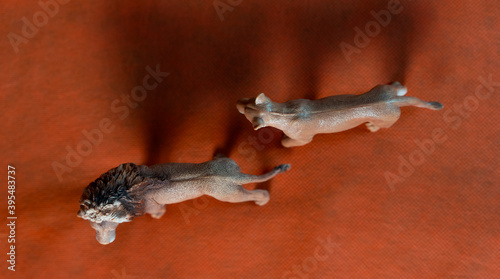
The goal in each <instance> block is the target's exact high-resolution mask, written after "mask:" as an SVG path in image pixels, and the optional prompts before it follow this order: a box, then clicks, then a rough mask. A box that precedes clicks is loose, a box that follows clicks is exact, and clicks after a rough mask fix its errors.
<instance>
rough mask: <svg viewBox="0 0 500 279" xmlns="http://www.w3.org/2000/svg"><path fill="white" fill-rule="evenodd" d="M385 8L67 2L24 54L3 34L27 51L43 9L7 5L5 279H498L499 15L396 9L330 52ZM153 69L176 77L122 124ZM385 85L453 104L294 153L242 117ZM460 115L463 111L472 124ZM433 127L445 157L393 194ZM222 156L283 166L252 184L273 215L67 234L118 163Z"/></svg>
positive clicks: (493, 10)
mask: <svg viewBox="0 0 500 279" xmlns="http://www.w3.org/2000/svg"><path fill="white" fill-rule="evenodd" d="M221 1H222V2H224V3H226V1H225V0H221ZM237 2H238V1H232V3H233V4H238V3H237ZM388 2H389V1H351V0H349V1H347V0H345V1H266V0H257V1H241V3H240V4H239V5H235V6H234V7H232V10H231V11H226V12H225V13H224V14H223V20H221V18H220V17H219V16H218V14H217V11H216V9H215V8H214V6H213V1H212V0H210V1H150V0H143V1H69V3H67V4H64V5H60V7H59V8H60V9H59V11H58V12H57V13H56V14H55V15H54V16H53V17H51V18H49V20H48V23H47V24H46V25H45V26H42V27H40V28H39V30H38V33H37V34H35V35H34V36H33V38H29V39H28V40H27V42H26V43H23V44H20V45H19V46H18V48H19V51H18V53H16V52H15V51H14V48H13V46H12V45H11V43H10V42H9V38H8V35H9V33H10V32H13V33H16V34H18V35H21V34H22V27H23V21H22V18H23V17H27V18H28V19H29V20H30V21H32V20H33V15H35V14H36V13H37V12H39V11H41V7H40V6H39V5H38V4H37V2H36V1H29V2H22V3H21V2H19V1H2V3H1V4H0V7H1V10H0V11H1V19H2V20H1V24H0V31H1V32H0V34H2V35H3V39H2V40H0V47H1V53H2V55H1V60H0V63H1V66H2V71H1V72H0V88H1V97H0V98H1V103H2V113H1V117H2V119H1V121H0V127H1V135H0V137H1V143H2V145H1V147H0V148H1V150H0V154H1V158H2V166H0V167H1V168H2V169H4V172H3V173H2V174H0V178H1V179H2V185H7V165H8V164H11V165H13V166H15V167H16V185H17V191H16V202H17V204H16V215H17V216H18V219H17V226H16V256H17V258H16V270H17V271H15V273H14V272H11V271H9V270H7V263H6V259H7V256H6V253H7V252H8V243H7V234H8V231H7V229H6V226H5V225H3V226H2V227H3V229H2V231H1V232H0V234H1V235H2V238H1V240H0V248H1V250H0V251H1V253H0V254H1V255H3V256H2V257H1V262H2V271H1V273H0V274H6V275H9V276H10V277H12V276H13V277H12V278H69V277H70V276H71V277H72V278H73V277H74V278H84V277H89V278H450V279H452V278H461V279H462V278H463V279H466V278H498V276H499V274H500V217H499V216H500V190H499V160H498V156H499V144H500V136H499V129H498V127H499V126H498V123H499V117H498V116H499V114H498V107H499V98H498V93H499V92H500V87H499V86H496V87H493V90H494V92H493V93H491V96H490V97H489V98H485V99H483V100H479V99H478V98H477V97H475V95H474V94H475V93H474V92H475V90H476V89H477V88H478V86H481V82H480V78H481V77H482V78H483V79H488V78H491V79H492V80H493V81H498V82H500V73H499V71H498V69H499V68H500V62H499V61H500V59H499V56H500V20H499V17H498V16H499V14H500V5H499V3H498V1H494V0H491V1H424V0H422V1H409V0H407V1H402V4H403V10H402V12H401V13H399V14H397V15H393V16H392V19H391V21H390V23H389V24H388V25H387V26H386V27H382V28H381V30H380V34H378V35H377V36H375V37H373V38H371V40H370V42H369V43H368V45H366V46H364V47H363V48H360V49H359V53H353V54H352V55H351V56H350V58H351V62H350V63H349V62H348V61H347V60H346V58H345V56H344V54H343V53H342V50H341V48H340V47H339V44H340V43H341V42H345V43H348V44H351V45H354V39H355V36H356V31H355V28H356V27H358V28H361V29H363V30H364V29H365V26H366V24H367V23H369V22H370V21H372V20H373V19H374V18H373V15H372V14H371V13H370V12H371V11H374V12H379V11H381V10H383V9H387V4H388ZM42 19H43V18H42ZM156 65H160V66H159V67H160V69H161V71H164V72H169V73H170V75H169V76H168V77H166V78H165V79H164V80H163V81H162V82H161V83H160V84H159V85H158V87H157V88H155V89H153V90H151V91H148V92H147V97H146V98H145V100H144V101H142V102H139V103H138V104H137V107H136V108H133V109H130V111H129V114H128V115H126V116H125V115H124V114H123V113H124V112H123V111H121V112H120V113H117V112H116V108H115V109H113V108H112V104H113V102H114V101H115V100H118V101H115V105H117V106H120V107H121V106H122V105H123V103H121V101H120V100H121V99H120V98H121V97H122V96H123V95H125V96H127V95H129V94H130V92H131V90H132V88H134V87H135V86H137V85H141V84H142V80H143V77H144V76H145V75H146V74H147V71H146V70H145V68H146V67H147V66H150V67H152V68H155V67H156ZM394 80H399V81H400V82H402V83H403V84H404V85H406V86H407V87H408V95H410V96H415V97H419V98H421V99H423V100H427V101H440V102H441V103H443V104H444V106H445V108H444V109H443V110H441V111H431V110H426V109H419V108H413V107H406V108H403V109H402V116H401V119H400V120H399V121H398V122H397V123H396V124H395V125H394V126H393V127H391V128H390V129H384V130H381V131H379V132H377V133H370V132H368V131H367V130H366V129H365V128H364V127H358V128H355V129H352V130H350V131H347V132H343V133H338V134H330V135H319V136H316V137H315V139H314V141H313V142H312V143H311V144H309V145H306V146H303V147H298V148H293V149H286V148H283V147H281V146H280V137H281V133H280V132H279V131H277V130H275V129H273V128H265V129H264V130H262V131H261V132H256V131H253V130H252V129H251V125H250V123H249V122H248V121H247V120H246V119H245V118H244V117H243V116H242V115H240V114H239V113H238V111H237V110H236V108H235V103H236V101H237V100H238V99H239V98H242V97H254V96H256V95H257V94H258V93H260V92H265V93H266V95H267V96H269V97H270V98H271V99H273V100H274V101H279V102H282V101H286V100H289V99H296V98H320V97H324V96H328V95H335V94H360V93H363V92H366V91H368V90H369V89H371V88H372V87H373V86H375V85H377V84H380V83H389V82H391V81H394ZM480 89H481V90H480V92H482V93H485V92H486V93H487V92H488V91H486V90H485V89H484V88H480ZM476 101H477V103H476ZM464 102H465V103H466V106H467V108H468V109H469V110H470V111H467V110H466V111H465V114H461V112H460V111H461V110H463V108H461V107H462V105H463V103H464ZM120 116H122V118H123V119H121V118H120ZM447 117H448V118H447ZM102 119H109V121H110V122H111V125H112V127H113V130H112V131H111V132H110V133H105V134H104V136H103V138H102V141H101V142H99V143H98V144H95V145H93V146H92V148H91V150H90V151H89V152H88V153H89V154H88V155H86V156H84V157H82V160H81V162H75V164H74V166H73V167H71V168H70V169H71V172H66V173H63V174H62V178H61V179H58V177H57V175H56V172H55V171H54V169H53V164H54V162H57V163H60V164H66V156H67V154H68V151H67V148H73V149H75V148H77V147H78V145H81V144H82V142H85V135H84V132H83V131H84V130H86V131H92V130H94V129H97V128H99V123H100V121H102ZM435 129H438V130H437V131H441V132H442V133H443V134H444V135H443V136H442V137H444V138H445V140H444V142H441V143H435V150H434V151H433V152H432V153H431V154H430V155H424V157H423V160H424V162H423V163H422V164H420V165H418V166H416V167H415V169H414V171H413V173H412V174H411V175H409V176H408V177H401V181H399V182H398V183H396V184H394V185H393V186H392V187H389V185H388V183H387V181H386V178H385V176H384V175H385V174H386V173H387V172H391V173H393V174H395V175H400V173H399V170H398V168H399V167H400V164H401V163H400V156H402V157H403V158H405V160H410V159H409V158H410V156H417V155H418V154H423V153H422V152H420V151H418V150H420V149H419V147H418V145H417V144H416V143H415V141H414V140H420V141H424V140H428V139H431V138H432V133H433V130H435ZM216 151H221V152H223V153H225V154H227V155H229V156H230V157H231V158H232V159H234V160H235V161H236V162H237V163H238V164H239V165H240V166H241V168H242V170H243V171H244V172H246V173H252V174H260V173H263V172H265V171H269V170H270V169H271V168H272V167H274V166H276V165H278V164H282V163H290V164H291V165H292V169H291V170H290V171H289V172H288V173H286V174H282V175H280V176H278V177H276V178H275V179H273V180H271V181H270V182H268V183H263V184H259V185H247V186H248V188H254V187H259V188H266V189H269V190H270V192H271V201H270V203H269V204H267V205H265V206H263V207H258V206H256V205H254V204H253V203H244V204H229V203H222V202H219V201H217V200H215V199H212V198H205V199H197V200H194V201H187V202H184V203H181V204H175V205H170V206H168V207H167V213H166V214H165V215H164V217H163V218H162V219H160V220H155V219H152V218H151V217H149V216H143V217H140V218H137V219H135V220H134V221H133V222H131V223H126V224H121V225H120V226H119V227H118V230H117V238H116V241H115V242H114V243H112V244H110V245H107V246H102V245H100V244H98V242H97V241H96V240H95V236H94V230H93V229H92V228H91V227H90V226H89V224H88V222H86V221H83V220H81V219H78V218H76V212H77V210H78V208H79V206H78V200H79V197H80V195H81V193H82V190H83V188H84V187H86V186H87V184H88V183H90V182H91V181H93V180H94V179H95V178H97V177H98V176H99V175H100V174H101V173H103V172H105V171H107V170H109V169H110V168H113V167H115V166H117V165H119V164H120V163H125V162H135V163H138V164H156V163H163V162H203V161H207V160H210V159H211V157H212V155H213V154H214V153H215V152H216ZM417 153H418V154H417ZM411 154H414V155H411ZM415 154H416V155H415ZM412 158H413V159H415V158H417V157H415V158H414V157H412ZM66 165H67V164H66ZM2 189H4V191H5V192H4V193H2V194H1V195H0V207H1V208H3V209H2V210H1V212H2V213H1V214H2V216H5V214H6V213H7V212H6V207H7V198H6V197H7V193H6V191H7V190H6V189H7V187H3V188H2ZM4 220H5V218H4ZM328 239H329V240H330V241H331V242H332V243H333V244H331V245H330V246H328V247H327V249H326V248H325V247H324V246H322V245H321V241H325V240H328ZM10 277H9V278H10Z"/></svg>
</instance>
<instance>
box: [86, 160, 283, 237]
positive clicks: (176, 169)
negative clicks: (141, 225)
mask: <svg viewBox="0 0 500 279" xmlns="http://www.w3.org/2000/svg"><path fill="white" fill-rule="evenodd" d="M289 169H290V165H288V164H285V165H279V166H277V167H275V168H274V169H273V170H272V171H271V172H268V173H266V174H263V175H251V174H245V173H242V172H241V170H240V167H239V166H238V165H237V164H236V162H234V161H233V160H231V159H229V158H226V157H223V156H216V157H215V158H214V160H212V161H208V162H205V163H201V164H187V163H167V164H159V165H153V166H150V167H148V166H142V165H140V166H138V165H135V164H133V163H126V164H122V165H120V166H118V167H117V168H114V169H111V170H109V171H108V172H106V173H104V174H102V175H101V177H99V178H98V179H96V180H95V181H94V182H92V183H90V184H89V186H87V187H86V188H85V189H84V190H83V194H82V197H81V198H80V211H79V212H78V217H80V218H83V219H85V220H89V221H90V225H91V226H92V228H94V229H95V230H96V238H97V241H98V242H99V243H101V244H109V243H111V242H113V241H114V240H115V236H116V233H115V231H116V227H117V226H118V224H120V223H123V222H130V221H132V219H133V218H134V217H137V216H141V215H144V214H145V213H149V214H151V216H152V217H153V218H157V219H158V218H160V217H161V216H162V215H163V214H164V213H165V211H166V207H165V205H166V204H172V203H178V202H182V201H185V200H189V199H194V198H197V197H199V196H202V195H209V196H212V197H214V198H216V199H218V200H220V201H224V202H232V203H237V202H246V201H254V202H255V203H256V204H257V205H264V204H266V203H267V202H268V201H269V192H268V191H266V190H253V191H249V190H246V189H245V188H243V187H242V186H241V184H247V183H254V182H264V181H267V180H269V179H271V178H273V177H274V176H276V175H277V174H279V173H282V172H285V171H287V170H289Z"/></svg>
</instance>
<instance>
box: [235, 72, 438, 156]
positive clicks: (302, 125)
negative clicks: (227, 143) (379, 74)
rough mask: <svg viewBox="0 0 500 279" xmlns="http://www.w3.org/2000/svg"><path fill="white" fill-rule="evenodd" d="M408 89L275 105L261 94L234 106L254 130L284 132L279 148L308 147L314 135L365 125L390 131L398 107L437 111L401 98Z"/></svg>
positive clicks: (395, 86) (382, 88)
mask: <svg viewBox="0 0 500 279" xmlns="http://www.w3.org/2000/svg"><path fill="white" fill-rule="evenodd" d="M406 92H407V88H406V87H404V86H403V85H401V83H399V82H394V83H393V84H391V85H378V86H376V87H375V88H373V89H372V90H370V91H368V92H367V93H364V94H362V95H338V96H330V97H326V98H323V99H319V100H306V99H297V100H291V101H288V102H286V103H275V102H273V101H271V99H269V98H268V97H266V96H265V95H264V93H261V94H260V95H259V96H257V97H256V98H252V99H246V98H245V99H241V100H239V101H238V103H237V104H236V107H237V108H238V111H239V112H240V113H241V114H244V115H245V117H246V118H247V119H248V121H250V122H251V123H252V125H253V127H254V129H255V130H258V129H260V128H262V127H266V126H270V127H274V128H277V129H280V130H282V131H283V133H284V135H283V139H282V140H281V144H283V146H285V147H293V146H300V145H305V144H308V143H309V142H311V141H312V139H313V137H314V135H316V134H323V133H336V132H341V131H345V130H348V129H351V128H354V127H356V126H358V125H360V124H363V123H366V127H367V128H368V130H370V131H372V132H376V131H378V129H380V128H389V127H391V126H392V124H394V123H395V122H396V121H397V120H398V119H399V116H400V115H401V110H400V107H404V106H416V107H422V108H428V109H433V110H439V109H442V108H443V105H442V104H440V103H438V102H424V101H422V100H420V99H418V98H415V97H407V96H404V95H405V94H406Z"/></svg>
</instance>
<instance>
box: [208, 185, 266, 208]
mask: <svg viewBox="0 0 500 279" xmlns="http://www.w3.org/2000/svg"><path fill="white" fill-rule="evenodd" d="M227 187H231V191H230V192H229V193H228V191H224V192H223V193H221V192H216V193H210V194H208V195H209V196H212V197H214V198H216V199H218V200H220V201H223V202H232V203H238V202H246V201H255V203H256V204H257V205H264V204H266V203H267V202H268V201H269V192H268V191H266V190H259V189H257V190H252V191H249V190H247V189H245V188H243V187H242V186H241V185H237V184H232V185H228V186H227Z"/></svg>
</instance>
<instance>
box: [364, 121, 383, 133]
mask: <svg viewBox="0 0 500 279" xmlns="http://www.w3.org/2000/svg"><path fill="white" fill-rule="evenodd" d="M366 128H368V130H370V132H372V133H374V132H376V131H378V130H379V129H380V127H379V126H375V124H373V123H371V122H368V123H366Z"/></svg>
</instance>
